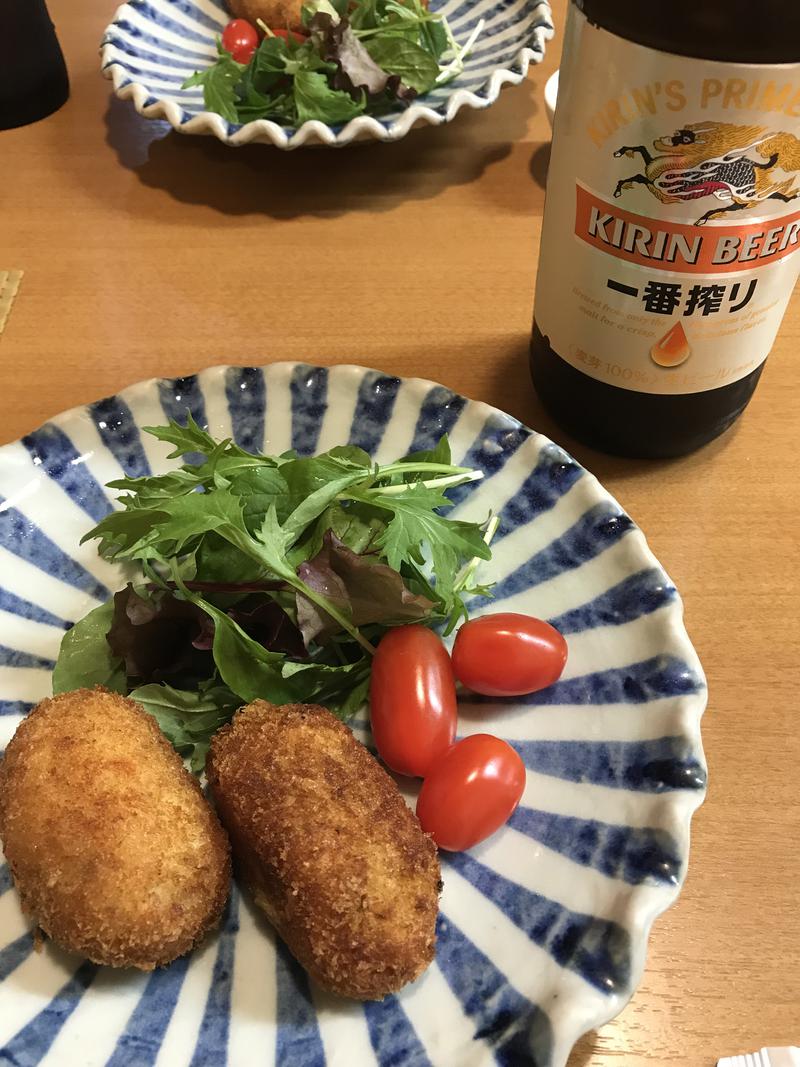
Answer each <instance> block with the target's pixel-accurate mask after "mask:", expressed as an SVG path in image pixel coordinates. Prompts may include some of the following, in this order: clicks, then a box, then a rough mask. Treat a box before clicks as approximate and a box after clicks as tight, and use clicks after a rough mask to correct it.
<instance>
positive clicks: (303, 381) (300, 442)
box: [290, 363, 328, 456]
mask: <svg viewBox="0 0 800 1067" xmlns="http://www.w3.org/2000/svg"><path fill="white" fill-rule="evenodd" d="M290 388H291V394H292V448H293V449H295V451H296V452H298V453H299V454H300V455H301V456H313V455H314V453H315V452H316V451H317V444H318V442H319V435H320V431H321V429H322V420H323V419H324V417H325V412H326V411H327V410H328V369H327V367H309V366H307V365H306V364H303V363H301V364H299V366H297V367H295V369H294V370H293V371H292V380H291V386H290Z"/></svg>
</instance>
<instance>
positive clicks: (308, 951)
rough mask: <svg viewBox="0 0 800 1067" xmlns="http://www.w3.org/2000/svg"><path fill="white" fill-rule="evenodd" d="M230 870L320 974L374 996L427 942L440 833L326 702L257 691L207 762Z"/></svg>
mask: <svg viewBox="0 0 800 1067" xmlns="http://www.w3.org/2000/svg"><path fill="white" fill-rule="evenodd" d="M206 770H207V773H208V779H209V782H210V784H211V789H212V793H213V796H214V800H215V802H216V805H217V810H218V811H219V814H220V818H221V819H222V822H223V824H224V825H225V827H226V828H227V830H228V833H229V835H230V838H231V844H232V846H233V853H234V859H235V861H236V863H237V869H238V873H239V875H240V876H241V878H242V880H243V881H244V882H245V884H246V885H248V887H249V888H250V890H251V892H252V893H253V897H254V899H255V902H256V904H258V906H259V907H260V908H262V909H263V911H264V912H265V913H266V915H267V917H268V918H269V919H270V921H271V922H272V924H273V925H274V926H275V928H276V929H277V931H278V933H279V934H280V935H281V937H282V938H283V939H284V941H285V942H286V944H287V945H288V947H289V949H290V950H291V952H292V953H293V955H294V956H295V957H296V958H297V960H298V961H299V962H300V963H301V964H302V965H303V966H304V967H305V968H306V970H307V971H308V972H309V974H310V975H311V976H312V978H314V979H315V980H316V981H317V982H318V983H319V985H320V986H322V987H323V988H325V989H327V990H330V991H331V992H333V993H339V994H341V995H342V996H346V997H354V998H356V999H359V1000H380V999H381V998H382V997H384V996H386V995H387V994H388V993H393V992H395V991H396V990H398V989H400V988H401V987H402V986H404V985H405V984H406V983H407V982H411V981H413V980H414V979H415V978H417V977H418V976H419V975H420V974H421V973H422V972H423V971H424V970H425V968H426V967H427V966H428V965H429V964H430V962H431V960H432V959H433V955H434V946H435V925H436V915H437V912H438V903H439V902H438V897H439V888H440V882H439V861H438V857H437V853H436V847H435V845H434V844H433V841H432V840H431V838H430V837H428V836H427V835H426V834H424V833H423V832H422V829H421V828H420V825H419V822H418V821H417V817H416V816H415V815H414V814H413V813H412V811H411V810H410V809H409V808H408V806H407V805H406V803H405V801H404V800H403V798H402V796H401V795H400V791H399V790H398V788H397V786H396V784H395V782H394V781H393V779H392V778H390V777H389V775H388V774H387V773H386V771H384V769H383V768H382V767H381V766H380V764H379V763H378V762H377V760H375V759H373V757H372V756H371V755H370V753H369V752H368V751H367V749H366V748H364V746H363V745H361V744H359V742H358V741H356V739H355V738H354V737H353V735H352V733H351V732H350V730H348V729H347V727H346V726H344V724H343V723H341V722H339V720H338V719H336V718H335V717H334V716H333V715H332V714H331V713H330V712H329V711H327V710H326V709H325V708H321V707H316V706H314V705H309V704H289V705H286V706H284V707H275V706H274V705H272V704H268V703H266V702H265V701H263V700H256V701H255V702H254V703H252V704H250V705H248V707H246V708H243V709H242V710H241V711H239V712H238V713H237V714H236V716H235V718H234V720H233V722H232V724H231V725H230V726H225V727H223V728H222V730H220V732H219V733H218V734H217V735H216V736H215V737H214V739H213V741H212V743H211V752H210V758H209V760H208V763H207V767H206Z"/></svg>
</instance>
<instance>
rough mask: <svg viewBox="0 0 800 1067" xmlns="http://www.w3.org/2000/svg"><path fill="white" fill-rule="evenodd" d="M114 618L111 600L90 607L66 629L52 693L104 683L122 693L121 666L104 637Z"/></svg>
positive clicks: (122, 665) (123, 668)
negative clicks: (95, 606) (85, 613)
mask: <svg viewBox="0 0 800 1067" xmlns="http://www.w3.org/2000/svg"><path fill="white" fill-rule="evenodd" d="M113 618H114V599H113V597H112V599H111V600H108V601H106V603H105V604H101V605H100V607H99V608H94V610H93V611H90V612H89V614H88V615H84V617H83V618H82V619H79V620H78V622H76V623H75V625H74V626H73V627H72V629H70V630H67V632H66V633H65V634H64V637H63V639H62V641H61V650H60V653H59V657H58V661H57V663H56V666H55V670H54V671H53V692H54V693H68V692H70V690H72V689H81V688H83V687H86V688H91V687H92V686H95V685H104V686H105V687H106V688H107V689H113V690H114V691H115V692H117V693H124V692H126V675H125V665H124V663H123V661H122V659H121V658H120V657H119V656H115V655H114V653H113V652H112V651H111V646H110V645H109V643H108V641H107V639H106V637H107V634H108V632H109V630H110V629H111V623H112V621H113Z"/></svg>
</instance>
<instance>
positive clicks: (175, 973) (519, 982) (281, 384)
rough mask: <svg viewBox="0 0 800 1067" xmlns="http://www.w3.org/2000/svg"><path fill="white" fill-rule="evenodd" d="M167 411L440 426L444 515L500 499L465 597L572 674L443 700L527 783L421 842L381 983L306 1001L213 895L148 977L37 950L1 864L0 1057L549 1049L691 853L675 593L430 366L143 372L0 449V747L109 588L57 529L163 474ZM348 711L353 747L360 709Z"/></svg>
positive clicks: (410, 446)
mask: <svg viewBox="0 0 800 1067" xmlns="http://www.w3.org/2000/svg"><path fill="white" fill-rule="evenodd" d="M187 412H191V413H192V415H193V416H194V418H195V419H196V420H197V421H198V422H199V423H200V424H201V425H202V426H208V428H209V429H210V431H211V432H212V433H213V434H214V435H216V436H218V437H227V436H232V437H233V438H234V439H235V440H236V441H237V442H238V443H239V445H241V446H242V447H243V448H245V449H251V450H252V449H264V450H266V451H268V452H270V453H280V452H282V451H284V450H285V449H288V448H290V447H292V448H295V449H297V451H298V452H299V453H301V454H309V453H314V452H317V451H320V450H323V449H328V448H331V447H332V446H334V445H337V444H343V443H346V442H350V443H353V444H357V445H360V446H361V447H362V448H364V449H366V450H367V451H368V452H369V453H370V454H371V455H373V456H375V457H376V458H377V459H379V460H381V461H387V460H390V459H394V458H397V457H399V456H401V455H403V454H405V453H407V452H409V451H416V450H418V449H423V448H428V447H431V446H432V445H433V444H434V443H435V442H436V441H437V440H438V438H439V437H440V435H441V434H442V433H444V432H447V433H448V434H449V435H450V440H451V443H452V448H453V455H454V458H455V460H456V462H458V463H463V464H467V465H469V466H473V467H477V468H480V469H481V470H482V471H483V472H484V474H485V478H484V479H483V481H481V482H479V483H472V484H470V485H465V486H461V487H459V488H457V489H455V490H452V491H451V493H450V496H451V498H452V499H453V500H454V501H455V508H454V510H453V511H452V512H451V514H453V515H454V516H456V517H459V518H469V519H482V518H484V517H485V516H486V514H487V513H488V512H489V511H490V510H491V511H492V512H494V513H495V514H497V515H499V517H500V526H499V529H498V532H497V536H496V537H495V540H494V542H493V559H492V561H491V563H489V564H485V565H483V567H482V571H481V572H480V573H481V578H482V579H485V580H486V581H494V582H496V585H495V590H494V591H495V597H494V600H492V601H491V602H487V601H484V600H479V601H476V602H475V603H474V604H473V605H472V610H473V612H474V613H475V614H480V613H482V612H485V611H496V610H508V611H521V612H528V613H531V614H534V615H538V616H540V617H544V618H548V619H550V621H551V622H552V623H553V624H554V625H556V626H557V627H558V628H559V629H560V630H561V631H562V632H563V633H564V634H566V636H567V639H568V642H569V661H568V663H567V668H566V671H565V674H564V676H563V677H562V679H561V680H560V681H559V682H557V683H556V684H555V685H553V686H551V687H550V688H549V689H547V690H544V691H542V692H539V693H535V694H533V695H532V696H529V697H522V698H512V699H508V700H487V699H480V702H474V703H473V702H468V701H466V700H464V701H462V702H461V705H460V708H459V732H460V734H462V735H466V734H470V733H475V732H484V731H488V732H493V733H496V734H499V735H501V736H502V737H505V738H507V739H508V740H509V741H510V743H511V744H512V745H513V746H514V747H515V748H516V749H517V751H518V752H519V753H520V755H521V756H522V758H523V760H524V762H525V765H526V768H527V785H526V789H525V793H524V796H523V799H522V803H521V805H520V807H519V808H518V810H517V811H516V813H515V814H514V815H513V817H512V818H511V821H510V823H509V824H508V825H507V826H506V827H504V828H503V829H502V830H500V831H499V832H498V833H497V834H495V835H494V836H493V837H492V838H490V839H489V840H487V841H486V842H484V843H483V844H481V845H480V846H478V847H477V848H474V849H471V850H470V851H469V852H463V853H459V854H445V855H443V856H442V867H443V878H444V891H443V894H442V899H441V916H440V919H439V923H438V936H437V949H436V959H435V962H434V963H433V964H432V966H431V967H430V968H429V969H428V970H427V971H426V972H425V974H424V975H423V976H422V977H421V978H420V979H419V980H418V981H416V982H415V983H413V984H412V985H410V986H407V987H406V988H405V989H404V990H403V991H402V992H401V993H400V994H399V995H398V996H390V997H387V998H386V999H385V1000H384V1001H382V1002H380V1003H370V1004H359V1003H355V1002H351V1001H344V1000H340V999H337V998H335V997H332V996H329V995H327V994H325V993H322V992H321V991H320V990H318V989H316V988H315V987H314V986H313V985H312V984H310V983H309V981H308V979H307V977H306V975H305V973H304V972H303V971H302V970H301V969H300V968H299V967H298V966H297V964H295V963H294V961H293V960H292V959H291V957H290V956H289V955H288V954H287V952H286V951H285V949H284V948H283V947H282V945H281V943H280V941H278V940H277V939H276V938H275V937H274V936H273V935H272V934H271V932H270V931H269V929H268V928H267V927H266V924H264V923H263V922H262V921H260V920H258V919H257V917H256V916H255V914H254V912H253V910H252V908H251V905H250V903H249V901H248V900H247V898H246V897H244V896H242V895H240V894H239V892H238V891H237V890H235V889H234V890H233V892H232V895H231V898H230V901H229V904H228V907H227V911H226V913H225V918H224V922H223V925H222V927H221V929H220V930H219V931H218V932H217V933H216V934H214V935H213V936H212V937H210V938H209V939H208V940H207V941H206V943H205V944H204V945H203V946H202V947H201V948H200V949H199V950H198V951H196V952H194V953H192V954H191V955H190V956H188V957H184V958H183V959H179V960H177V961H176V962H175V963H173V964H171V965H170V966H169V967H166V968H163V969H161V970H157V971H155V972H153V973H152V974H150V975H146V974H141V973H138V972H118V971H111V970H107V969H103V968H99V967H96V966H95V965H94V964H91V963H87V962H85V961H82V960H81V959H79V958H77V957H75V956H72V955H69V954H68V953H65V952H62V951H61V950H59V949H57V948H55V947H54V946H53V945H52V944H48V945H46V946H45V947H44V949H43V950H42V951H41V952H36V951H34V939H33V933H32V931H31V929H30V925H29V923H28V922H27V921H26V919H25V917H24V916H23V914H22V912H21V910H20V907H19V902H18V898H17V894H16V892H15V891H14V889H13V887H12V885H11V878H10V874H9V871H8V868H7V867H5V866H2V865H0V1062H3V1063H9V1064H18V1065H19V1064H24V1065H25V1067H33V1065H35V1064H40V1063H41V1064H44V1065H46V1067H79V1065H80V1067H100V1065H102V1064H106V1065H111V1067H151V1065H156V1064H157V1065H158V1067H186V1065H191V1067H201V1065H206V1067H224V1065H226V1064H228V1065H230V1067H251V1065H259V1067H263V1065H270V1067H272V1065H276V1067H326V1065H327V1067H429V1065H434V1067H490V1065H491V1067H495V1065H497V1064H500V1065H504V1067H526V1065H527V1067H564V1064H565V1063H566V1060H567V1057H568V1055H569V1051H570V1049H571V1047H572V1045H573V1043H574V1042H575V1040H576V1039H577V1038H578V1037H579V1036H580V1035H581V1034H582V1033H583V1032H584V1031H586V1030H588V1029H590V1028H592V1027H596V1026H598V1025H599V1024H601V1023H604V1022H606V1021H607V1020H609V1019H610V1018H611V1017H612V1016H613V1015H615V1014H616V1013H617V1012H618V1011H619V1010H620V1008H621V1007H622V1006H623V1005H624V1004H625V1002H626V1001H627V1000H628V998H629V997H630V996H631V994H632V993H633V990H634V988H635V986H636V983H637V982H638V980H639V977H640V975H641V972H642V967H643V965H644V958H645V948H646V942H647V937H648V932H649V929H650V925H651V923H652V922H653V919H654V918H655V917H656V916H657V915H658V914H659V913H660V912H662V911H663V910H664V909H665V908H666V907H667V906H668V905H669V904H670V903H672V901H673V900H674V899H675V897H676V896H677V894H678V891H679V887H680V885H681V882H682V880H683V878H684V875H685V873H686V864H687V857H688V850H689V821H690V818H691V815H692V812H693V811H694V810H695V808H696V807H697V806H698V804H700V802H701V801H702V798H703V794H704V786H705V767H704V760H703V751H702V747H701V742H700V717H701V714H702V711H703V708H704V706H705V699H706V697H705V684H704V680H703V674H702V671H701V668H700V665H699V663H698V661H697V657H696V656H695V653H694V651H693V649H692V646H691V644H690V643H689V640H688V638H687V636H686V633H685V631H684V628H683V623H682V608H681V601H680V599H679V597H678V594H677V592H676V590H675V588H674V586H673V585H672V583H671V582H670V580H669V578H668V577H667V576H666V574H665V573H664V571H663V570H662V569H661V567H660V566H659V565H658V563H657V562H656V560H655V559H654V558H653V556H652V554H651V553H650V551H649V550H648V548H647V545H646V544H645V540H644V537H643V536H642V534H641V532H640V531H639V530H638V529H637V527H636V526H635V525H634V523H633V522H632V520H631V519H630V518H629V517H628V516H627V515H626V514H625V512H624V511H623V510H622V508H621V507H620V506H619V504H617V503H616V501H615V500H613V499H612V498H611V497H610V496H609V494H608V493H607V492H606V491H605V490H604V489H603V487H602V486H601V485H600V484H599V483H598V482H597V481H596V479H595V478H593V477H592V475H590V474H588V473H587V472H586V471H585V470H584V469H583V468H582V467H581V466H580V465H579V464H578V463H576V462H575V460H574V459H572V458H570V456H568V455H567V454H566V453H565V452H563V451H562V450H561V449H560V448H558V447H557V446H556V445H554V444H553V443H552V442H550V441H548V440H547V439H546V438H544V437H542V436H540V435H539V434H536V433H533V432H532V431H530V430H528V429H526V428H525V427H524V426H522V425H520V423H518V422H517V421H516V420H514V419H512V418H510V417H509V416H507V415H504V414H503V413H502V412H500V411H497V410H495V409H494V408H491V407H488V406H487V405H486V404H482V403H477V402H475V401H471V400H465V399H464V397H461V396H458V395H456V394H455V393H452V392H450V391H449V390H448V389H445V388H443V387H442V386H440V385H435V384H433V383H431V382H426V381H421V380H419V379H413V380H405V381H404V380H402V379H400V378H394V377H391V376H389V375H386V374H382V373H379V372H378V371H370V370H365V369H363V368H361V367H351V366H344V367H334V368H331V369H325V368H321V367H311V366H307V365H303V364H297V363H277V364H273V365H271V366H267V367H263V368H242V367H217V368H215V369H212V370H207V371H203V372H202V373H201V374H198V375H197V376H193V377H188V378H180V379H177V380H172V381H167V380H160V381H149V382H143V383H142V384H140V385H136V386H133V387H132V388H130V389H126V390H125V391H124V392H122V393H120V394H119V395H118V396H114V397H110V398H109V399H106V400H101V401H99V402H97V403H94V404H91V405H89V406H88V407H85V408H76V409H74V410H73V411H69V412H66V413H65V414H63V415H60V416H58V417H57V418H55V419H53V420H52V421H51V422H49V423H47V424H46V425H44V426H43V427H42V428H41V429H39V430H36V431H35V432H34V433H31V434H29V435H28V436H27V437H24V438H23V439H22V440H21V441H17V442H15V443H14V444H9V445H6V446H5V447H3V448H2V449H0V748H2V747H4V746H5V745H6V744H7V743H8V740H9V739H10V737H11V736H12V734H13V732H14V730H15V728H16V726H17V724H18V723H19V722H20V720H21V718H22V717H23V716H24V715H25V714H26V712H27V711H28V710H29V709H30V708H31V707H32V706H33V704H34V703H35V702H36V701H38V700H40V699H41V698H42V697H44V696H47V695H48V694H49V693H50V672H51V670H52V667H53V662H54V660H55V657H56V655H57V652H58V647H59V643H60V641H61V638H62V636H63V634H64V631H65V629H67V628H68V627H69V626H70V625H71V624H72V623H73V622H74V621H75V620H76V619H79V618H80V617H81V616H83V615H84V614H85V613H86V612H87V611H88V610H89V609H90V608H92V607H94V606H96V605H97V603H98V602H100V601H103V600H105V599H107V598H108V597H109V596H110V594H111V592H112V591H113V590H115V589H116V588H118V587H120V586H121V585H122V584H124V580H123V578H122V575H121V572H120V571H119V570H118V569H117V568H116V567H115V566H113V565H111V564H109V563H106V562H104V561H103V560H101V559H100V557H99V556H98V555H97V551H96V548H95V546H93V545H92V544H85V545H82V546H81V545H80V544H79V542H80V539H81V536H82V535H83V534H84V533H85V532H86V531H87V530H88V529H89V528H90V527H91V526H93V525H94V524H95V523H96V522H97V521H98V520H99V519H101V518H102V517H103V516H104V515H105V514H106V513H107V512H108V511H109V510H110V509H111V507H112V506H113V498H114V494H113V493H110V492H107V491H106V489H105V488H104V485H105V483H106V482H108V481H110V480H112V479H114V478H119V477H120V476H121V475H122V474H123V473H125V474H128V475H142V474H145V473H147V472H151V471H152V472H161V471H164V470H165V469H167V468H168V467H170V466H171V464H170V463H169V462H168V461H167V459H166V455H167V452H168V450H169V449H168V446H166V445H164V444H162V443H160V442H158V441H156V440H155V439H154V438H153V437H151V436H150V435H148V434H143V433H142V432H141V427H142V426H148V425H154V424H158V423H162V422H164V421H165V420H166V419H167V418H168V417H169V418H174V419H178V420H183V419H185V417H186V414H187ZM477 699H478V698H476V701H477ZM352 725H353V728H354V730H355V732H356V734H357V736H358V737H359V738H360V739H362V740H363V741H365V742H366V743H369V726H368V716H367V712H366V709H365V710H364V711H363V712H362V713H360V714H359V715H358V716H357V717H356V719H355V721H354V722H353V723H352ZM409 800H410V801H411V802H412V803H413V797H409Z"/></svg>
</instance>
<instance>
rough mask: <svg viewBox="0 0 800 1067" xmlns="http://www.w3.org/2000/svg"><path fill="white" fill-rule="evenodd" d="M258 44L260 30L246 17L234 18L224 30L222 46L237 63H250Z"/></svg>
mask: <svg viewBox="0 0 800 1067" xmlns="http://www.w3.org/2000/svg"><path fill="white" fill-rule="evenodd" d="M257 46H258V32H257V31H256V28H255V26H251V25H250V23H249V22H248V21H247V20H246V19H232V20H231V21H230V22H229V23H228V25H227V26H226V27H225V29H224V30H223V31H222V47H223V48H224V49H225V51H226V52H230V54H231V55H232V56H233V58H234V59H235V60H236V62H237V63H249V62H250V58H251V56H252V55H253V52H255V50H256V48H257Z"/></svg>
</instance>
